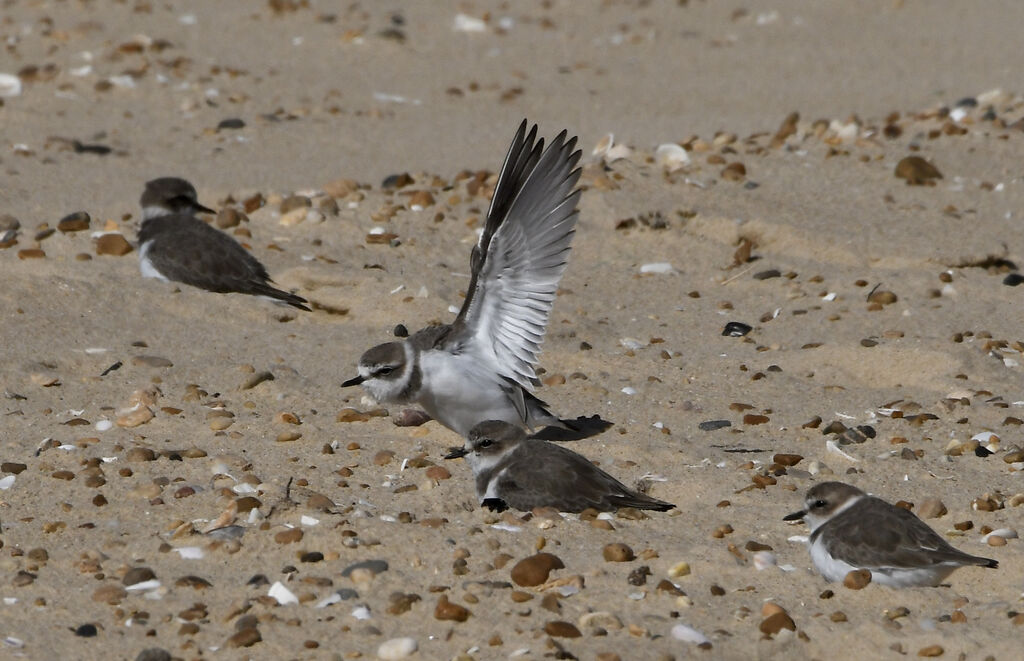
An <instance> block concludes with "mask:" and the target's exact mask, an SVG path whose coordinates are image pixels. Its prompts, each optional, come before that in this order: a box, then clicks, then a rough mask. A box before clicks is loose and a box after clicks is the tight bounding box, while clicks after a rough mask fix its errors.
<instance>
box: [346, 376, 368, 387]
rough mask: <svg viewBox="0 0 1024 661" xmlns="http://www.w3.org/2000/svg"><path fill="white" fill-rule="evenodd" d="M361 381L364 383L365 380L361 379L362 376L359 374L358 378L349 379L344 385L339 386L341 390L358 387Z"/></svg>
mask: <svg viewBox="0 0 1024 661" xmlns="http://www.w3.org/2000/svg"><path fill="white" fill-rule="evenodd" d="M363 381H366V378H365V377H363V375H361V374H360V375H359V376H354V377H352V378H351V379H349V380H348V381H346V382H345V383H343V384H341V387H342V388H348V387H349V386H358V385H359V384H360V383H362V382H363Z"/></svg>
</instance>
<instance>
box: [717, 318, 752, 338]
mask: <svg viewBox="0 0 1024 661" xmlns="http://www.w3.org/2000/svg"><path fill="white" fill-rule="evenodd" d="M752 330H754V329H753V327H752V326H748V325H747V324H745V323H743V322H742V321H730V322H729V323H727V324H726V325H725V328H724V329H723V330H722V335H724V336H726V337H743V336H744V335H746V334H747V333H749V332H750V331H752Z"/></svg>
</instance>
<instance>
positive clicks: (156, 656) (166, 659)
mask: <svg viewBox="0 0 1024 661" xmlns="http://www.w3.org/2000/svg"><path fill="white" fill-rule="evenodd" d="M171 658H172V657H171V653H170V652H168V651H167V650H165V649H161V648H159V647H148V648H146V649H144V650H142V651H141V652H139V653H138V654H137V655H136V656H135V661H171Z"/></svg>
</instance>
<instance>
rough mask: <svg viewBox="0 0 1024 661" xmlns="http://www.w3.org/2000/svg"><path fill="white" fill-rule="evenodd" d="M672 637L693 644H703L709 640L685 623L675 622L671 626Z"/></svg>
mask: <svg viewBox="0 0 1024 661" xmlns="http://www.w3.org/2000/svg"><path fill="white" fill-rule="evenodd" d="M672 637H673V638H675V639H676V640H682V641H684V642H687V643H693V644H694V645H704V644H705V643H710V642H711V641H710V640H709V639H708V637H707V636H705V635H704V634H702V633H701V632H699V631H697V630H696V629H694V628H693V627H688V626H686V625H685V624H677V625H675V626H674V627H672Z"/></svg>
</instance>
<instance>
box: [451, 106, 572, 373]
mask: <svg viewBox="0 0 1024 661" xmlns="http://www.w3.org/2000/svg"><path fill="white" fill-rule="evenodd" d="M536 135H537V127H536V126H534V127H533V128H532V129H531V130H530V132H529V134H527V132H526V122H525V121H524V122H523V123H522V125H521V126H520V127H519V131H518V133H516V137H515V139H514V140H513V141H512V146H511V147H510V148H509V151H508V155H507V156H506V157H505V164H504V165H503V166H502V169H501V174H500V175H499V176H498V183H497V186H496V187H495V190H494V197H493V198H492V200H491V207H490V209H489V210H488V213H487V224H486V226H485V227H484V231H483V234H482V235H481V236H480V242H479V243H478V244H477V245H476V246H475V247H474V248H473V255H472V264H471V266H472V279H471V280H470V285H469V290H468V292H467V294H466V300H465V302H464V303H463V305H462V309H461V310H460V311H459V315H458V317H457V318H456V319H455V322H454V323H453V326H454V329H455V330H456V333H457V337H458V339H459V341H460V343H461V344H462V345H463V346H464V347H466V348H468V349H470V350H472V351H478V352H480V353H481V354H483V355H488V354H489V357H492V358H493V359H494V360H495V363H496V364H497V365H498V366H499V367H498V369H499V372H500V373H501V374H502V376H504V377H505V378H507V379H509V380H510V381H513V382H515V383H517V384H519V385H520V386H522V387H523V388H526V389H527V390H532V388H533V383H534V381H535V380H536V374H535V372H534V365H535V364H536V362H537V354H538V353H539V352H540V345H541V342H542V341H543V339H544V331H545V327H546V326H547V322H548V315H549V314H550V312H551V305H552V303H553V302H554V299H555V292H556V291H557V290H558V282H559V280H560V279H561V277H562V273H563V271H565V265H566V260H567V259H568V256H569V244H570V242H571V241H572V236H573V233H574V231H575V230H574V227H575V225H576V218H577V211H576V204H577V202H578V201H579V196H580V193H579V191H574V190H573V189H574V187H575V186H576V182H577V181H578V180H579V177H580V171H579V169H574V168H575V166H576V163H577V162H579V159H580V152H579V151H574V149H575V147H576V138H572V139H570V140H566V132H565V131H562V133H560V134H559V135H558V136H557V137H556V138H555V139H554V140H553V141H552V142H551V145H550V146H549V147H548V148H547V150H544V141H543V140H539V141H538V140H536Z"/></svg>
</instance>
